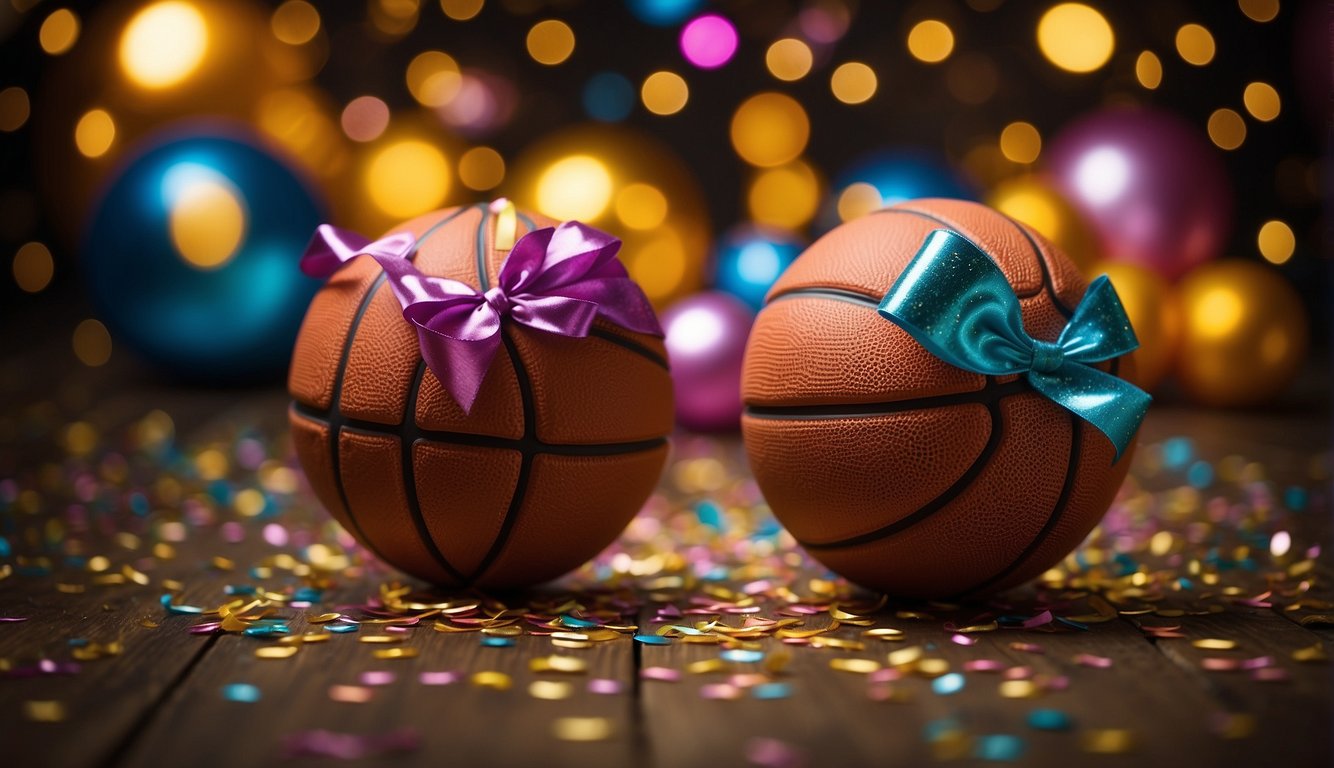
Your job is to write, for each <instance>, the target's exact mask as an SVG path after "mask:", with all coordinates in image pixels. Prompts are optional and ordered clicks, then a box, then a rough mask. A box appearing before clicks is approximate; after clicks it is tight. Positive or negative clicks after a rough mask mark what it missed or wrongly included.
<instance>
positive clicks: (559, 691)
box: [528, 680, 574, 701]
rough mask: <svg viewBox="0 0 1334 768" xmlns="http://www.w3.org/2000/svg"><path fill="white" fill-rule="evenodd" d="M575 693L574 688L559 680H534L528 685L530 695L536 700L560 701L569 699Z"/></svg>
mask: <svg viewBox="0 0 1334 768" xmlns="http://www.w3.org/2000/svg"><path fill="white" fill-rule="evenodd" d="M573 693H574V686H572V685H570V684H569V683H566V682H562V681H559V680H534V681H533V682H531V683H529V684H528V695H529V696H532V697H533V698H534V699H544V700H546V701H559V700H561V699H568V698H570V695H571V694H573Z"/></svg>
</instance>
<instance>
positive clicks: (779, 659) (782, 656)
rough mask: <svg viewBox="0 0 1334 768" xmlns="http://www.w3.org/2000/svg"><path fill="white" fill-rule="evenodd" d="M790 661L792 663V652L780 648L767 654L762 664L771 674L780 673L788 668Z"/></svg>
mask: <svg viewBox="0 0 1334 768" xmlns="http://www.w3.org/2000/svg"><path fill="white" fill-rule="evenodd" d="M790 663H792V654H791V653H790V652H788V651H785V650H783V649H781V648H780V649H778V650H776V651H773V652H772V653H770V654H769V655H767V656H765V657H764V663H763V664H762V665H761V666H763V667H764V671H765V672H768V673H769V674H771V675H779V674H782V673H783V670H785V669H787V665H788V664H790Z"/></svg>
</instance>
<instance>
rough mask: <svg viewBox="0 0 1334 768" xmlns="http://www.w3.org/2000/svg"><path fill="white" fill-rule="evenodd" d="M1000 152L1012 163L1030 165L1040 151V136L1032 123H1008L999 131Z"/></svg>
mask: <svg viewBox="0 0 1334 768" xmlns="http://www.w3.org/2000/svg"><path fill="white" fill-rule="evenodd" d="M1000 150H1001V154H1003V155H1005V159H1007V160H1009V161H1010V162H1012V163H1024V164H1027V163H1031V162H1033V161H1035V160H1037V159H1038V153H1040V152H1041V151H1042V135H1041V134H1039V133H1038V129H1037V128H1035V127H1033V124H1032V123H1025V122H1023V121H1019V122H1014V123H1010V124H1009V125H1007V126H1005V129H1004V130H1002V131H1001V135H1000Z"/></svg>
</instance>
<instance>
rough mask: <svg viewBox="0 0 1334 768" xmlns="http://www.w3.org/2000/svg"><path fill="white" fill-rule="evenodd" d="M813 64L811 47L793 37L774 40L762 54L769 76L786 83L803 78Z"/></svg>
mask: <svg viewBox="0 0 1334 768" xmlns="http://www.w3.org/2000/svg"><path fill="white" fill-rule="evenodd" d="M813 62H814V56H813V55H812V54H811V47H810V46H809V45H807V44H806V43H805V42H803V41H801V40H798V39H796V38H795V37H785V38H783V39H782V40H776V41H774V43H773V44H772V45H770V46H769V50H767V51H765V52H764V65H765V66H766V67H768V68H769V74H771V75H773V76H774V77H776V78H778V79H779V80H785V81H787V82H792V81H794V80H800V79H801V78H803V77H805V76H806V75H807V74H808V73H809V72H810V71H811V64H812V63H813Z"/></svg>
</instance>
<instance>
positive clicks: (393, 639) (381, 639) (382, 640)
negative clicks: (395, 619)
mask: <svg viewBox="0 0 1334 768" xmlns="http://www.w3.org/2000/svg"><path fill="white" fill-rule="evenodd" d="M357 639H358V640H359V641H361V642H363V643H376V644H387V643H401V642H403V641H404V640H406V639H408V636H407V634H402V635H362V636H361V637H359V638H357Z"/></svg>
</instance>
